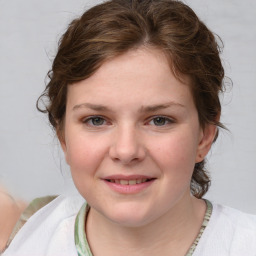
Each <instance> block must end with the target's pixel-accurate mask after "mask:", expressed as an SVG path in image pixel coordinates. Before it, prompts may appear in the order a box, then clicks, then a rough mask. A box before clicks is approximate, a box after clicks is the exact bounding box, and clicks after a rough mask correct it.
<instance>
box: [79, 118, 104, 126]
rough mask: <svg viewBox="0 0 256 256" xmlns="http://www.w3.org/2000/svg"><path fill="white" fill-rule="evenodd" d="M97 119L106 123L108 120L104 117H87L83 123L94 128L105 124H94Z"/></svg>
mask: <svg viewBox="0 0 256 256" xmlns="http://www.w3.org/2000/svg"><path fill="white" fill-rule="evenodd" d="M96 119H100V120H101V121H103V122H106V119H105V118H104V117H102V116H90V117H87V118H86V119H83V120H82V122H83V123H84V124H87V125H88V126H92V127H98V126H102V125H103V124H100V125H95V124H93V121H94V120H96ZM90 122H91V123H90Z"/></svg>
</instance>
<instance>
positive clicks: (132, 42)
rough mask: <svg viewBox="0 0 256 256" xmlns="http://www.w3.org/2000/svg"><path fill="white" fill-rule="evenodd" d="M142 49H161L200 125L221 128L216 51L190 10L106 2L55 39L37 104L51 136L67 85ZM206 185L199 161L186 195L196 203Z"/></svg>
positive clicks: (59, 123)
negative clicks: (182, 81)
mask: <svg viewBox="0 0 256 256" xmlns="http://www.w3.org/2000/svg"><path fill="white" fill-rule="evenodd" d="M143 45H144V46H147V47H155V48H158V49H161V50H162V51H163V52H164V53H165V54H166V56H167V58H168V59H169V60H170V62H171V69H172V71H173V72H174V74H175V75H176V76H177V78H181V77H182V75H184V74H185V75H188V76H189V77H190V80H191V91H192V94H193V97H194V101H195V105H196V108H197V110H198V116H199V122H200V125H201V126H202V127H204V126H205V125H206V124H214V125H217V126H219V127H223V125H222V124H221V123H220V122H219V121H218V119H219V115H220V112H221V105H220V101H219V96H218V94H219V92H221V91H222V89H223V83H222V81H223V78H224V70H223V67H222V64H221V60H220V57H219V53H220V47H219V45H218V43H217V41H216V38H215V37H214V35H213V33H212V32H211V31H210V30H209V29H208V28H207V27H206V26H205V25H204V23H203V22H201V21H200V20H199V19H198V17H197V16H196V14H195V13H194V12H193V10H192V9H191V8H190V7H188V6H187V5H185V4H184V3H182V2H180V1H175V0H111V1H107V2H105V3H103V4H100V5H97V6H95V7H93V8H91V9H89V10H88V11H86V12H85V13H84V14H83V15H82V16H81V17H80V18H78V19H75V20H74V21H72V22H71V24H70V25H69V27H68V29H67V31H66V32H65V33H64V35H63V36H62V37H61V39H60V42H59V47H58V52H57V55H56V57H55V59H54V62H53V65H52V70H51V71H49V73H48V77H49V83H48V85H47V86H46V89H45V91H44V93H43V94H42V95H41V97H40V98H39V99H38V102H37V107H38V109H39V110H40V111H42V112H44V113H48V116H49V121H50V123H51V124H52V126H53V127H54V129H56V131H57V133H59V132H61V130H62V128H63V121H64V117H65V110H66V99H67V87H68V85H71V84H72V83H75V82H78V81H81V80H84V79H86V78H88V77H90V76H91V75H92V74H93V73H94V72H95V71H96V70H97V69H98V68H99V67H100V66H101V65H102V63H103V62H104V61H106V60H108V59H110V58H113V57H115V56H118V55H120V54H123V53H125V52H127V51H128V50H130V49H134V48H137V47H140V46H143ZM44 97H46V98H47V102H48V103H47V104H45V105H46V106H45V109H42V108H40V107H39V101H40V99H42V98H44ZM216 138H217V135H216ZM209 185H210V178H209V176H208V174H207V172H206V171H205V169H204V161H202V162H200V163H197V164H195V168H194V172H193V176H192V180H191V193H192V194H193V195H195V196H196V197H198V198H201V197H202V196H203V195H204V194H205V193H206V192H207V191H208V188H209Z"/></svg>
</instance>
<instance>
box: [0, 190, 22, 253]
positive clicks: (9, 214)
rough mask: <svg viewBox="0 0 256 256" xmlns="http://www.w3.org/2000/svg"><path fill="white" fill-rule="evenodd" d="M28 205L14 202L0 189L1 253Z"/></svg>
mask: <svg viewBox="0 0 256 256" xmlns="http://www.w3.org/2000/svg"><path fill="white" fill-rule="evenodd" d="M26 206H27V204H26V203H25V202H23V201H16V200H14V199H13V198H12V197H11V196H10V195H9V194H8V192H7V191H5V190H4V189H3V188H0V209H1V211H0V231H1V232H0V251H2V250H4V248H5V246H6V243H7V241H8V239H9V236H10V235H11V232H12V230H13V228H14V226H15V224H16V222H17V221H18V219H19V217H20V215H21V213H22V212H23V210H24V209H25V208H26Z"/></svg>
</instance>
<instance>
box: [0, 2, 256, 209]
mask: <svg viewBox="0 0 256 256" xmlns="http://www.w3.org/2000/svg"><path fill="white" fill-rule="evenodd" d="M93 2H94V3H97V2H99V1H85V0H84V1H82V0H44V1H39V0H22V1H21V0H0V118H1V119H0V120H1V121H0V183H2V184H3V185H4V186H6V187H8V189H9V190H10V191H11V193H12V194H13V195H14V196H17V197H21V198H23V199H26V200H31V199H32V198H34V197H37V196H43V195H47V194H59V193H69V192H70V191H72V190H73V189H74V188H73V185H72V181H71V176H70V173H69V169H68V167H67V166H66V165H65V161H64V158H63V155H62V152H61V150H60V148H59V145H58V141H57V139H56V138H55V136H54V133H53V132H52V130H51V128H50V127H49V125H48V123H47V119H46V117H45V116H44V115H43V114H40V113H38V112H37V111H36V108H35V102H36V100H37V97H38V96H39V95H40V93H41V92H42V91H43V89H44V86H45V82H44V80H45V77H46V73H47V71H48V70H49V69H50V66H51V61H52V59H53V57H54V54H55V52H56V47H57V41H58V39H59V37H60V36H61V34H62V33H63V32H64V31H65V28H66V26H67V24H68V23H69V22H70V21H71V20H72V19H73V18H75V17H77V16H78V15H79V14H81V13H82V12H83V10H85V9H86V8H88V7H89V6H91V5H92V3H93ZM186 2H187V3H188V4H189V5H190V6H191V7H192V8H193V9H194V10H195V11H196V13H197V14H198V15H199V16H200V17H201V19H202V20H203V21H204V22H205V23H206V24H207V25H208V26H209V27H210V28H211V29H212V30H213V31H215V32H216V33H217V34H218V35H220V36H221V38H222V40H223V42H224V45H225V48H224V53H223V55H222V59H223V63H224V66H225V69H226V74H227V76H229V77H231V78H232V80H233V89H232V90H228V91H227V93H226V95H225V96H222V97H221V99H222V104H223V115H222V122H223V123H224V124H225V125H226V126H227V127H228V128H229V130H230V132H226V131H222V132H220V136H219V139H218V141H217V143H216V144H215V145H214V146H213V148H212V151H211V152H210V154H209V170H210V172H211V175H212V186H211V189H210V191H209V193H208V194H207V196H206V197H207V198H209V199H211V200H214V201H217V202H220V203H223V204H226V205H229V206H232V207H235V208H238V209H241V210H243V211H247V212H251V213H254V214H256V185H255V183H256V167H255V166H256V114H255V110H256V50H255V45H256V44H255V43H256V1H254V0H245V1H241V0H233V1H231V0H215V1H212V0H187V1H186Z"/></svg>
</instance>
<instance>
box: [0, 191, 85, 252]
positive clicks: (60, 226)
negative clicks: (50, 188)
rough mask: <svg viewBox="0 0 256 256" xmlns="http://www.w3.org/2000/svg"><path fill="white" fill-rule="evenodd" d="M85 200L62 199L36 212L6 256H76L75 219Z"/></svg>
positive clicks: (19, 233)
mask: <svg viewBox="0 0 256 256" xmlns="http://www.w3.org/2000/svg"><path fill="white" fill-rule="evenodd" d="M84 201H85V200H84V199H83V198H82V197H81V196H80V195H74V196H71V197H64V196H59V197H57V198H56V199H54V200H53V201H52V202H50V203H49V204H47V205H46V206H45V207H43V208H42V209H40V210H39V211H38V212H36V213H35V214H34V215H32V217H31V218H30V219H29V221H28V222H27V223H26V224H25V225H24V226H23V227H22V228H21V230H20V231H19V232H18V234H17V235H16V236H15V238H14V239H13V241H12V242H11V244H10V245H9V247H8V248H7V250H6V251H5V252H4V253H3V254H2V255H3V256H77V251H76V247H75V241H74V224H75V218H76V215H77V213H78V211H79V210H80V208H81V206H82V204H83V203H84Z"/></svg>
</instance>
